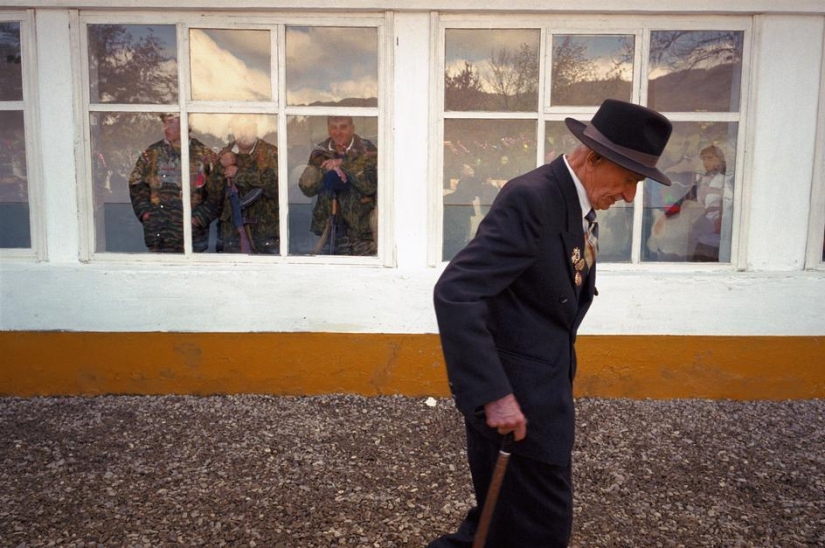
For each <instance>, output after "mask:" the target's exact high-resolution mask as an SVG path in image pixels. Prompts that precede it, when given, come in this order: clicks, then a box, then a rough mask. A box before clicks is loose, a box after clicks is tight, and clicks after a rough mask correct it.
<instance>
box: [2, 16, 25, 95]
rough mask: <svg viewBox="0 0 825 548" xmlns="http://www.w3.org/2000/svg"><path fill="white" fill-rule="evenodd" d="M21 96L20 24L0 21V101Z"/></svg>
mask: <svg viewBox="0 0 825 548" xmlns="http://www.w3.org/2000/svg"><path fill="white" fill-rule="evenodd" d="M22 98H23V77H22V72H21V58H20V24H19V23H15V22H8V23H0V101H18V100H20V99H22Z"/></svg>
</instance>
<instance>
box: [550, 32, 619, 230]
mask: <svg viewBox="0 0 825 548" xmlns="http://www.w3.org/2000/svg"><path fill="white" fill-rule="evenodd" d="M634 47H635V46H634V37H633V36H596V35H592V36H586V35H572V34H568V35H555V36H553V65H552V77H551V78H552V79H551V83H552V84H551V95H550V102H551V104H552V105H554V106H558V105H565V106H598V105H601V104H602V101H604V100H605V99H621V100H623V101H630V99H631V97H632V93H633V90H632V80H633V52H634ZM600 245H601V244H600Z"/></svg>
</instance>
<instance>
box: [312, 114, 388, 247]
mask: <svg viewBox="0 0 825 548" xmlns="http://www.w3.org/2000/svg"><path fill="white" fill-rule="evenodd" d="M327 132H328V133H329V138H328V139H326V140H325V141H323V142H321V143H318V144H317V145H316V146H315V148H313V150H312V152H311V153H310V155H309V160H308V162H307V167H306V169H305V170H304V172H303V174H302V175H301V178H300V180H299V181H298V186H299V188H300V189H301V192H303V193H304V195H306V196H309V197H313V196H317V200H316V203H315V207H314V208H313V210H312V225H311V226H310V230H311V231H312V232H314V233H315V234H317V235H318V236H319V242H318V245H317V246H316V248H315V252H316V253H321V252H323V251H324V250H326V251H327V252H328V253H329V254H333V255H375V253H376V250H377V228H378V227H377V220H376V218H377V210H376V197H377V190H378V173H377V172H378V149H377V148H376V147H375V145H374V144H373V143H372V142H371V141H368V140H367V139H362V138H361V137H360V136H358V135H356V134H355V124H354V123H353V120H352V118H351V117H349V116H329V117H328V118H327Z"/></svg>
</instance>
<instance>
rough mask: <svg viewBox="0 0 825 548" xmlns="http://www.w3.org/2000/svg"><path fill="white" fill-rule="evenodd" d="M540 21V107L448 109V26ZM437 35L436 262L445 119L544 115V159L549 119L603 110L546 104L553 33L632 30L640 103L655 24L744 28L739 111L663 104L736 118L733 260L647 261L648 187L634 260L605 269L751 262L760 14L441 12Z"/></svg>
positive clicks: (714, 267)
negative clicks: (752, 129)
mask: <svg viewBox="0 0 825 548" xmlns="http://www.w3.org/2000/svg"><path fill="white" fill-rule="evenodd" d="M472 28H477V29H496V28H500V29H537V30H540V31H541V42H540V46H539V47H540V48H541V50H540V52H539V59H540V60H541V61H542V66H541V67H540V74H539V78H540V80H539V106H538V110H537V113H533V112H529V113H523V112H519V113H490V112H464V111H463V112H452V111H450V112H448V111H445V110H444V69H445V67H444V58H445V52H446V30H447V29H472ZM431 29H432V33H433V35H432V36H431V40H432V42H433V44H434V52H433V63H432V70H433V72H432V82H433V83H434V86H435V90H434V93H433V94H432V96H433V99H432V101H433V102H432V104H431V111H432V112H433V113H434V115H433V118H434V119H435V120H434V124H433V125H432V127H433V129H434V131H433V133H434V139H433V141H432V142H431V144H430V152H431V157H432V158H433V159H434V162H433V165H432V166H431V171H430V173H431V177H430V179H431V185H430V194H431V196H432V197H433V200H432V203H431V204H430V216H431V221H430V223H429V225H430V227H431V228H432V230H431V233H430V244H429V252H428V262H429V264H430V265H431V266H438V265H443V264H446V262H447V261H444V260H443V259H442V241H443V237H444V233H443V232H444V227H443V223H444V220H443V216H444V204H443V196H442V191H441V187H442V178H443V164H444V150H443V149H444V147H443V141H444V120H445V119H457V118H484V119H504V118H506V119H533V120H537V121H538V123H537V135H536V137H537V141H536V142H537V145H538V146H537V156H538V157H539V158H537V162H539V165H540V162H541V152H542V150H543V143H544V131H545V129H544V126H545V124H546V122H548V121H559V120H563V119H564V117H565V116H570V115H571V114H572V115H573V116H581V117H582V118H588V119H589V117H590V116H592V114H593V113H595V111H596V109H597V107H589V108H573V109H568V108H564V109H562V108H554V107H549V106H546V103H547V100H548V97H547V94H548V88H547V85H548V82H547V80H548V79H549V75H548V74H547V70H546V68H547V63H548V56H549V55H550V51H551V48H550V46H551V40H552V35H553V34H607V35H610V34H631V35H635V36H636V51H635V63H634V68H633V78H634V89H633V95H632V101H634V102H638V103H640V104H643V105H644V104H646V103H647V86H646V85H645V83H646V80H645V78H646V77H647V70H648V58H647V52H648V51H649V46H650V44H649V40H650V32H651V31H659V30H733V31H742V32H743V50H742V75H741V95H740V101H739V111H738V112H734V113H731V112H721V113H713V112H710V113H704V112H700V113H689V112H680V113H670V112H663V114H664V115H665V116H667V117H668V118H669V119H670V120H671V121H674V122H683V121H692V120H703V121H704V120H710V121H720V122H726V121H727V122H736V123H737V124H738V126H737V141H736V168H735V169H736V171H735V173H736V175H735V181H734V199H733V220H732V223H733V224H732V235H731V262H730V263H696V262H672V263H671V262H667V263H665V262H643V261H641V248H642V245H643V242H642V241H641V236H640V234H641V229H642V219H643V207H642V201H643V193H642V192H637V193H636V198H635V200H634V218H633V235H634V236H633V240H632V243H631V262H630V263H604V264H603V265H602V266H600V269H601V270H602V271H640V270H641V271H654V272H658V271H661V272H685V271H691V272H713V271H734V270H742V269H744V267H745V265H746V256H745V244H746V242H745V235H744V234H743V227H744V226H745V225H744V224H743V222H744V220H746V218H747V214H748V212H747V211H746V209H747V202H746V200H745V199H744V196H746V193H747V192H748V190H747V189H745V188H743V187H744V186H745V182H746V181H747V180H749V177H747V172H749V171H750V164H749V163H748V162H747V160H746V158H745V150H747V147H746V145H747V143H746V139H748V138H749V136H750V133H749V130H748V128H747V127H745V126H748V124H747V119H748V112H749V108H748V105H749V98H750V94H751V89H750V82H751V70H750V69H751V63H752V56H753V53H752V46H751V44H752V42H753V40H754V38H753V32H754V31H753V20H752V18H751V17H749V16H723V17H719V16H717V15H714V16H703V15H692V16H686V17H684V18H682V19H677V18H676V17H675V16H663V15H649V16H641V17H639V16H626V15H611V16H610V17H609V18H605V17H604V16H603V15H593V16H587V15H584V16H572V17H571V16H558V15H547V16H533V17H531V18H530V19H525V18H524V17H523V16H513V17H512V18H505V17H502V16H500V15H499V16H486V15H470V16H467V15H463V16H462V15H457V14H449V15H443V14H442V15H434V16H433V24H432V25H431Z"/></svg>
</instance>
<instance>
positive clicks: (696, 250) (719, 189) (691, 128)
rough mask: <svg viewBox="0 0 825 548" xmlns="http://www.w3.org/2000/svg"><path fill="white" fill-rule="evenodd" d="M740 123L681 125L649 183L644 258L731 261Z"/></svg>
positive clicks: (674, 125)
mask: <svg viewBox="0 0 825 548" xmlns="http://www.w3.org/2000/svg"><path fill="white" fill-rule="evenodd" d="M737 126H738V124H736V123H728V122H676V123H674V124H673V135H672V136H671V138H670V141H669V143H668V145H667V148H666V149H665V153H664V154H663V156H662V158H661V160H660V161H659V168H660V169H662V171H664V172H665V173H666V174H667V175H668V176H669V177H670V178H671V180H672V181H673V185H672V186H670V187H666V186H663V185H660V184H658V183H655V182H653V181H649V180H648V181H645V183H644V185H645V186H644V208H645V209H644V222H643V235H642V242H643V244H642V259H643V260H645V261H691V262H721V263H728V262H730V254H731V230H732V224H733V190H734V188H733V185H734V175H735V174H734V168H735V166H736V157H735V153H736V135H737V130H738V127H737Z"/></svg>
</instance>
